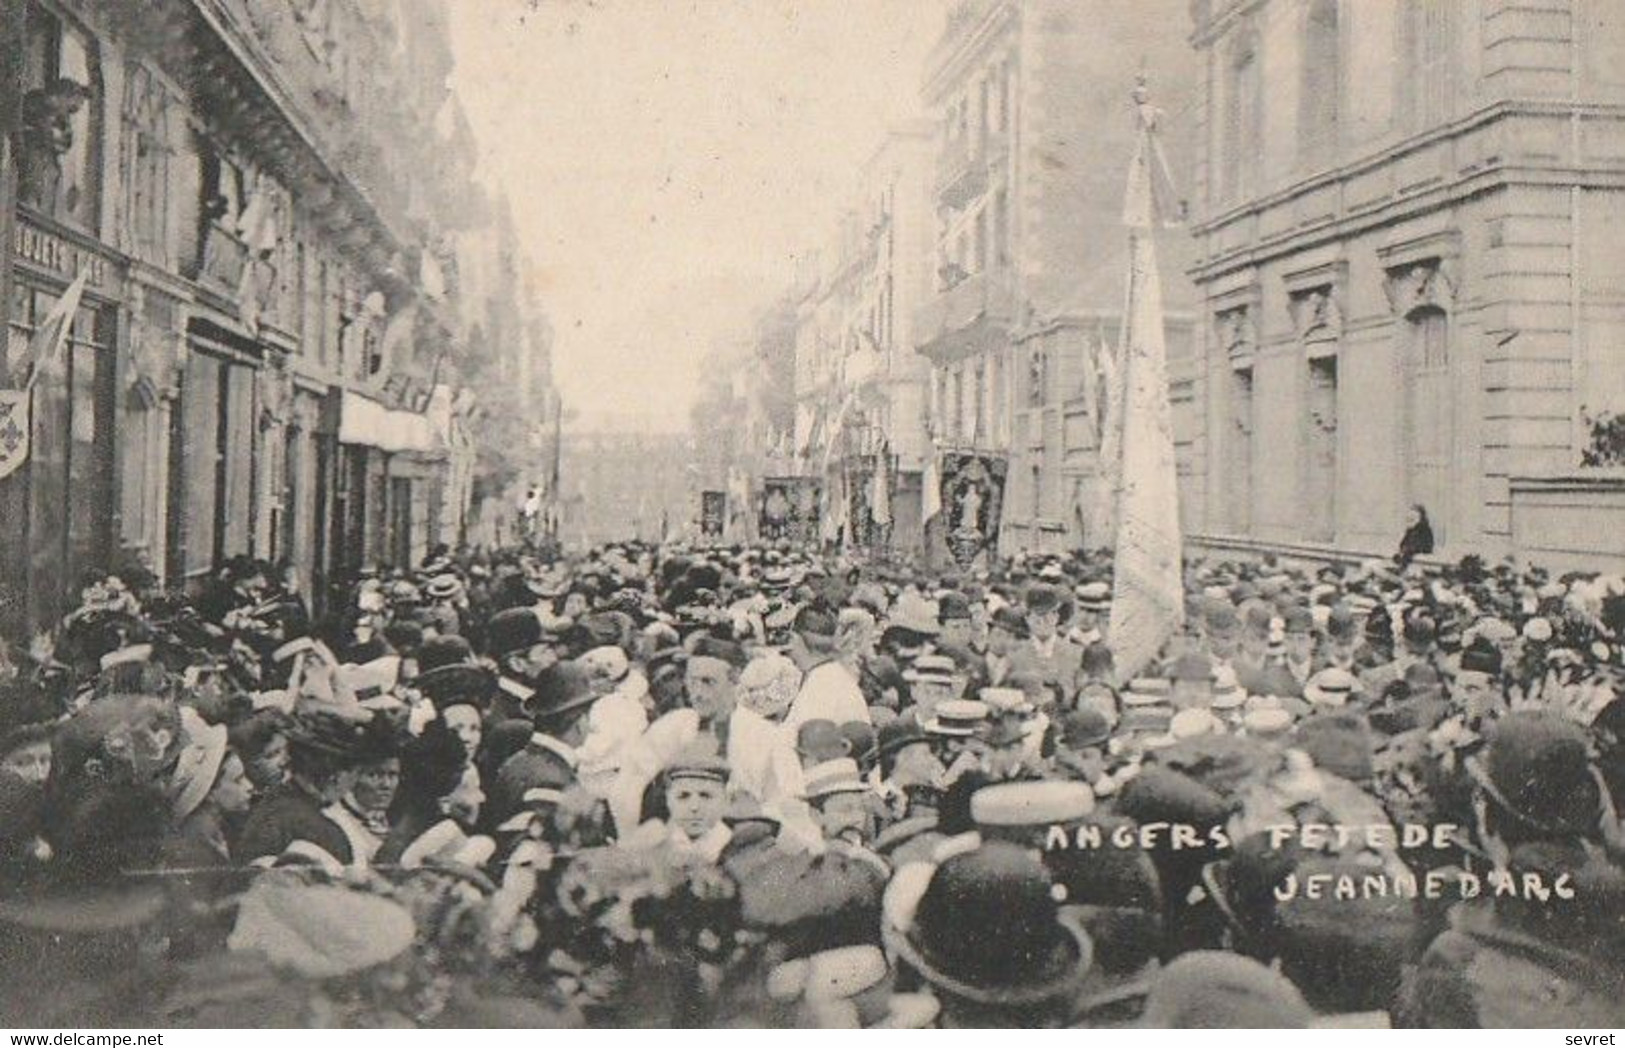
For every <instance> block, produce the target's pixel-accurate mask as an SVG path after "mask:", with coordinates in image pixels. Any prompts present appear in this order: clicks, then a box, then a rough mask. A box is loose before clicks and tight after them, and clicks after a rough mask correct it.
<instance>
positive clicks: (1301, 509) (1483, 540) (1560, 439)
mask: <svg viewBox="0 0 1625 1048" xmlns="http://www.w3.org/2000/svg"><path fill="white" fill-rule="evenodd" d="M1191 13H1192V15H1193V17H1194V22H1195V30H1194V36H1193V38H1192V39H1193V42H1194V44H1195V47H1196V49H1197V51H1198V54H1199V55H1200V58H1201V64H1202V67H1203V71H1204V75H1203V83H1202V90H1201V102H1200V106H1199V114H1200V117H1201V126H1202V129H1201V132H1200V134H1199V136H1198V142H1199V147H1200V163H1199V164H1198V167H1197V178H1196V188H1195V192H1194V194H1193V197H1194V200H1195V203H1196V210H1197V216H1198V217H1197V222H1196V223H1195V225H1194V232H1195V234H1196V238H1197V250H1198V256H1199V257H1198V259H1197V263H1196V266H1195V268H1194V270H1193V273H1194V276H1195V279H1196V282H1197V285H1198V287H1199V289H1200V292H1201V295H1202V300H1203V305H1202V310H1203V324H1202V328H1201V330H1202V335H1203V338H1202V346H1201V352H1200V356H1199V360H1198V361H1197V362H1196V363H1197V366H1196V367H1195V368H1193V369H1191V370H1188V371H1186V372H1184V373H1183V374H1179V373H1176V374H1175V376H1174V379H1175V396H1174V400H1175V409H1176V412H1177V413H1178V415H1179V417H1178V421H1177V426H1178V428H1179V429H1180V430H1181V431H1182V432H1183V433H1186V434H1189V435H1192V439H1191V446H1192V449H1193V453H1192V456H1191V457H1192V458H1193V460H1194V461H1195V462H1196V464H1197V465H1196V468H1195V470H1194V473H1192V474H1190V475H1187V476H1186V477H1184V478H1183V479H1184V480H1185V482H1186V483H1185V487H1184V490H1183V491H1182V496H1183V498H1184V500H1185V502H1186V504H1187V509H1188V511H1189V512H1188V525H1189V530H1190V532H1191V533H1192V536H1193V537H1194V538H1195V540H1196V541H1197V542H1198V543H1200V544H1202V545H1205V546H1208V547H1210V548H1216V549H1224V550H1263V549H1273V550H1277V551H1284V552H1287V553H1298V554H1302V555H1305V556H1338V555H1367V554H1382V555H1387V554H1391V553H1392V552H1393V551H1394V549H1395V548H1396V547H1397V544H1398V541H1399V537H1400V534H1401V533H1402V531H1403V528H1404V522H1405V519H1406V515H1407V512H1408V510H1409V507H1411V506H1412V505H1417V504H1419V505H1422V506H1424V507H1425V508H1426V510H1427V513H1428V515H1429V517H1430V518H1431V521H1432V525H1433V530H1434V533H1435V535H1436V537H1437V538H1438V540H1439V543H1440V549H1439V553H1440V555H1442V556H1445V557H1449V558H1452V559H1453V558H1455V557H1458V556H1460V555H1462V554H1466V553H1477V554H1481V555H1485V556H1488V557H1499V556H1502V555H1506V554H1516V555H1520V556H1529V557H1533V558H1536V559H1541V560H1545V561H1549V562H1553V563H1557V564H1570V563H1572V564H1583V565H1584V566H1587V567H1595V566H1597V565H1599V564H1604V563H1610V562H1611V563H1613V564H1615V565H1620V564H1625V488H1622V487H1621V481H1620V475H1619V472H1618V470H1617V469H1615V470H1612V471H1610V470H1608V469H1605V468H1582V462H1583V461H1588V460H1599V457H1598V454H1597V452H1598V450H1599V449H1596V448H1593V447H1592V444H1593V439H1592V423H1593V420H1596V419H1599V418H1601V419H1604V420H1606V419H1608V418H1610V417H1617V413H1618V412H1620V411H1621V410H1622V409H1625V358H1622V357H1621V356H1620V346H1621V345H1622V343H1625V248H1622V246H1621V245H1622V244H1625V240H1622V238H1621V233H1622V232H1625V17H1622V14H1625V12H1622V11H1621V9H1620V7H1619V5H1618V4H1614V3H1610V2H1608V0H1539V2H1533V3H1530V2H1516V3H1515V2H1511V0H1462V2H1459V3H1448V4H1446V3H1430V2H1423V0H1360V2H1349V0H1341V2H1340V0H1302V2H1288V0H1198V2H1195V3H1192V4H1191ZM1182 384H1183V388H1182ZM1181 393H1183V395H1181ZM1607 450H1608V449H1606V448H1604V449H1601V451H1602V452H1603V454H1602V455H1601V457H1600V460H1599V461H1602V462H1607V461H1610V459H1609V456H1608V454H1607ZM1588 452H1590V453H1591V454H1589V455H1588ZM1612 461H1614V463H1615V465H1616V466H1617V465H1618V464H1619V463H1618V460H1617V449H1615V457H1614V459H1613V460H1612Z"/></svg>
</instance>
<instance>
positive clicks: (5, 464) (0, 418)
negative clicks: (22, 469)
mask: <svg viewBox="0 0 1625 1048" xmlns="http://www.w3.org/2000/svg"><path fill="white" fill-rule="evenodd" d="M28 428H29V427H28V391H27V390H22V389H0V480H3V479H5V478H6V477H9V476H11V474H13V473H15V472H16V471H17V467H18V466H21V465H22V464H23V463H24V462H26V461H27V460H28V445H29V440H28Z"/></svg>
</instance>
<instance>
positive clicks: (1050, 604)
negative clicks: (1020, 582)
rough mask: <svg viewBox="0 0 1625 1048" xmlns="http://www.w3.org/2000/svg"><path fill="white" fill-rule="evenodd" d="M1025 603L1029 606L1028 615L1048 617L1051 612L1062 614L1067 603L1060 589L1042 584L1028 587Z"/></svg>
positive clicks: (1024, 598)
mask: <svg viewBox="0 0 1625 1048" xmlns="http://www.w3.org/2000/svg"><path fill="white" fill-rule="evenodd" d="M1023 603H1025V604H1026V606H1027V612H1028V614H1031V615H1047V614H1049V613H1050V612H1056V613H1060V611H1061V609H1062V605H1063V604H1064V603H1065V602H1064V600H1063V598H1062V594H1061V591H1060V590H1059V589H1056V588H1055V587H1054V586H1049V585H1044V584H1041V583H1040V584H1035V585H1032V586H1029V587H1027V592H1026V594H1025V595H1024V596H1023Z"/></svg>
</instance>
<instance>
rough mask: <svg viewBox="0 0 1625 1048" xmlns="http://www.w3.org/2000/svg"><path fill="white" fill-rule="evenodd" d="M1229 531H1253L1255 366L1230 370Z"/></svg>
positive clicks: (1239, 533)
mask: <svg viewBox="0 0 1625 1048" xmlns="http://www.w3.org/2000/svg"><path fill="white" fill-rule="evenodd" d="M1229 467H1230V469H1229V473H1230V478H1229V479H1230V484H1229V488H1230V491H1229V496H1228V498H1229V510H1230V530H1231V532H1233V533H1234V534H1237V535H1245V534H1247V533H1248V532H1250V531H1251V530H1252V508H1253V369H1252V368H1237V369H1236V370H1234V371H1232V372H1231V373H1230V455H1229Z"/></svg>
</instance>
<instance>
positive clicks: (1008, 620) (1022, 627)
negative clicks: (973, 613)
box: [991, 607, 1027, 638]
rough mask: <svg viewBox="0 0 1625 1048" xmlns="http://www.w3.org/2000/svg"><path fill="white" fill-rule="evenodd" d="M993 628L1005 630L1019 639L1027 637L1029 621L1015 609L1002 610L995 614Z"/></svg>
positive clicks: (992, 620) (1006, 608)
mask: <svg viewBox="0 0 1625 1048" xmlns="http://www.w3.org/2000/svg"><path fill="white" fill-rule="evenodd" d="M991 622H992V625H993V628H995V629H1001V630H1004V631H1005V632H1006V633H1009V634H1011V635H1012V636H1014V637H1017V638H1024V637H1026V636H1027V619H1026V618H1025V617H1024V616H1023V615H1022V614H1021V612H1020V611H1018V610H1017V609H1015V608H1010V607H1005V608H1000V609H999V610H998V611H995V612H994V613H993V618H992V619H991Z"/></svg>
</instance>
